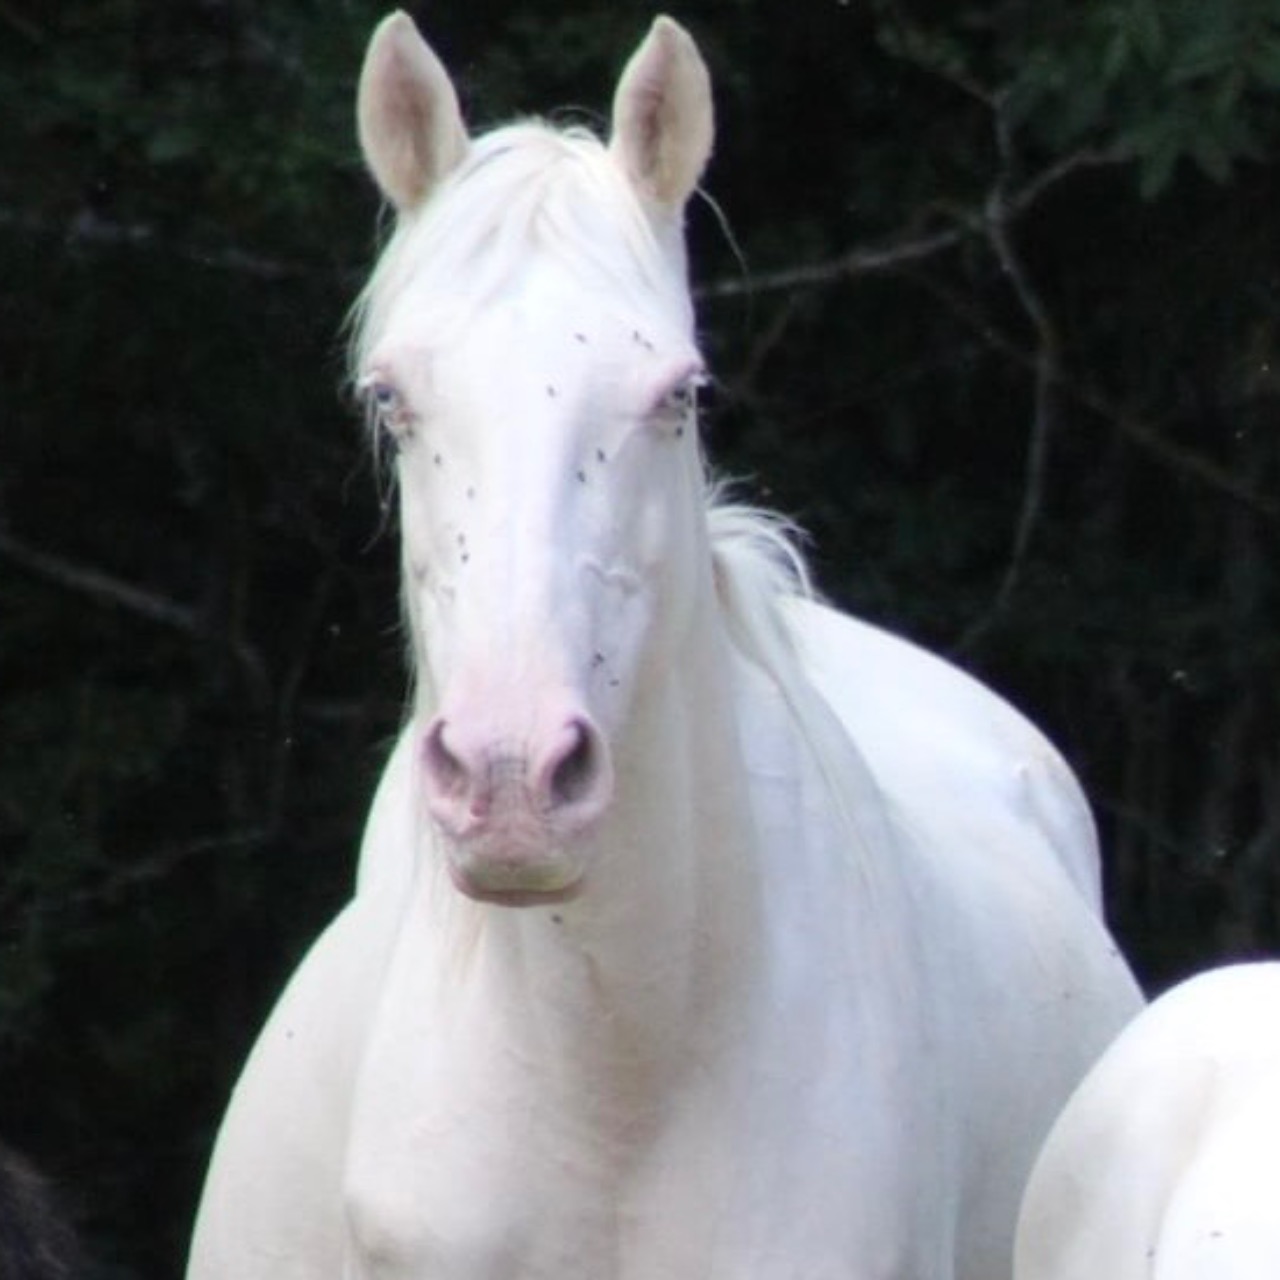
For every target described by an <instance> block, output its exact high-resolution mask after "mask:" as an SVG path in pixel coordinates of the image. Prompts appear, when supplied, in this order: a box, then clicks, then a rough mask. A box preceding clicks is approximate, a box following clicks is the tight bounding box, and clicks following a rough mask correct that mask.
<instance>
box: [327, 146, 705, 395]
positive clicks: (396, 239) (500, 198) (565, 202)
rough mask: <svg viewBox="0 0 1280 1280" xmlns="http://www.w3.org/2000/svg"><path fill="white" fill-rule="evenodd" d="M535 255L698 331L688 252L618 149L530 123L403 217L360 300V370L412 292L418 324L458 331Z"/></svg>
mask: <svg viewBox="0 0 1280 1280" xmlns="http://www.w3.org/2000/svg"><path fill="white" fill-rule="evenodd" d="M535 259H540V260H543V261H547V260H552V261H555V262H556V263H557V264H558V265H559V266H560V267H561V268H562V269H563V270H564V272H565V273H566V276H567V277H568V278H574V277H577V278H578V279H580V280H581V281H582V282H583V284H584V285H585V286H587V287H589V288H592V289H593V290H594V291H596V292H597V293H599V291H600V290H601V289H603V290H606V291H607V294H608V296H610V297H612V298H613V299H615V300H616V302H617V304H618V305H619V306H630V307H632V308H641V309H645V310H648V311H651V312H652V311H653V310H655V309H660V310H661V311H662V312H663V313H664V314H666V315H668V316H670V317H671V318H672V320H673V321H675V322H676V323H677V324H678V325H679V326H681V327H682V328H685V329H687V328H689V327H691V324H692V309H691V304H690V303H689V299H688V290H687V286H686V281H685V277H684V263H683V260H682V259H679V260H674V261H673V257H672V254H671V252H670V246H669V245H668V244H666V243H664V242H663V240H662V239H661V238H660V236H659V233H658V231H657V230H656V229H655V227H654V225H653V223H652V222H651V220H650V218H649V216H647V215H646V212H645V210H644V209H643V208H642V207H641V205H640V202H639V200H638V199H637V197H636V195H635V193H634V192H633V191H632V190H631V188H630V187H629V185H628V184H627V182H626V180H625V178H624V176H623V174H622V172H621V170H620V169H619V168H618V166H617V164H616V162H615V161H614V160H613V158H612V156H611V155H610V154H609V152H608V149H607V148H606V147H605V146H604V144H603V143H602V142H601V141H600V140H599V138H597V137H596V136H595V135H594V134H593V133H591V132H590V131H589V130H587V129H584V128H579V127H573V128H567V129H560V128H556V127H554V126H551V125H549V124H545V123H543V122H541V121H527V122H523V123H519V124H514V125H508V126H506V127H504V128H501V129H496V130H494V131H492V132H491V133H488V134H486V135H484V136H483V137H481V138H479V139H477V140H476V141H475V142H474V143H473V145H472V147H471V150H470V152H469V153H468V155H467V158H466V159H465V160H464V162H463V163H462V164H461V165H460V166H459V168H458V169H457V170H456V171H455V172H454V173H453V174H452V175H450V177H449V178H448V179H447V180H446V181H445V182H444V184H443V185H442V187H441V188H440V190H439V191H438V192H436V193H435V194H434V195H433V196H432V197H431V198H430V199H429V200H428V202H427V203H426V205H425V206H424V207H423V208H421V209H419V210H415V211H412V212H410V213H408V214H402V215H401V216H400V217H399V219H398V222H397V226H396V229H395V231H394V233H393V235H392V237H391V239H390V241H389V243H388V244H387V246H386V248H385V249H384V251H383V253H382V255H381V257H380V259H379V261H378V263H377V265H376V267H375V268H374V271H373V273H372V275H371V276H370V278H369V281H368V283H367V284H366V286H365V288H364V290H363V291H362V293H361V295H360V297H359V298H358V299H357V302H356V305H355V307H354V308H353V312H352V317H351V338H352V341H351V358H352V369H353V372H354V373H355V374H357V375H358V374H359V372H360V370H361V369H362V367H363V366H364V364H365V362H366V359H367V357H368V355H369V353H370V351H371V350H372V349H373V347H374V346H376V344H377V343H378V341H379V340H380V339H381V338H382V337H383V336H384V335H385V333H386V330H387V327H388V325H389V323H390V321H391V319H392V317H393V314H394V313H395V309H396V305H397V303H399V302H400V301H401V300H402V299H403V298H404V297H405V296H406V294H407V293H409V292H410V291H412V299H413V304H414V309H415V310H414V314H415V323H421V324H422V325H423V326H424V327H426V328H427V329H428V330H429V329H430V327H431V325H432V324H433V323H441V322H443V323H445V324H447V325H449V326H450V327H452V328H455V329H456V326H457V324H458V322H459V320H465V317H466V315H467V314H468V312H474V311H475V310H477V309H479V308H481V307H483V306H484V305H485V304H486V302H488V301H489V300H490V299H491V298H492V297H493V296H494V295H495V294H496V293H497V292H498V291H499V290H501V289H502V288H503V287H504V286H505V285H507V284H508V283H509V282H510V281H512V280H513V279H514V278H516V277H517V276H518V274H519V273H520V272H521V271H524V270H526V269H527V268H528V267H529V265H530V263H531V262H532V261H534V260H535Z"/></svg>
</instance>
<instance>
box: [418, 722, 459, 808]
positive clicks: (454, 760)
mask: <svg viewBox="0 0 1280 1280" xmlns="http://www.w3.org/2000/svg"><path fill="white" fill-rule="evenodd" d="M444 731H445V722H444V721H443V720H437V721H436V722H435V724H433V725H432V726H431V728H430V729H429V730H428V731H427V737H426V741H425V742H424V744H423V763H424V764H425V765H426V767H427V773H428V775H429V776H430V778H431V781H432V784H433V786H434V787H435V789H436V791H437V793H438V794H439V795H442V796H452V797H456V796H460V795H462V794H463V793H465V791H466V789H467V784H468V775H467V767H466V765H465V764H463V762H462V761H461V760H460V759H459V758H458V757H457V756H456V755H454V753H453V752H452V751H450V750H449V745H448V743H447V742H445V739H444Z"/></svg>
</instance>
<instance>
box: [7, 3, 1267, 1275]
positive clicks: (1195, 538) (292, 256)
mask: <svg viewBox="0 0 1280 1280" xmlns="http://www.w3.org/2000/svg"><path fill="white" fill-rule="evenodd" d="M649 11H650V6H649V5H648V4H645V5H641V4H640V3H638V0H626V2H625V3H613V4H609V5H605V4H604V3H602V0H584V3H582V4H580V5H579V6H577V7H576V8H575V9H574V10H573V11H572V12H569V11H566V10H565V8H564V6H562V5H561V6H557V5H553V4H551V3H549V0H527V2H526V3H523V4H520V5H516V6H514V7H513V6H511V5H499V4H497V3H495V2H491V0H476V3H474V4H470V5H467V6H448V7H445V8H438V7H437V6H432V7H431V8H430V10H429V11H427V10H423V12H422V13H421V14H420V15H419V16H420V20H421V23H422V25H423V27H424V29H425V30H427V31H428V32H429V33H430V34H431V37H432V39H433V41H434V42H435V43H436V44H437V47H438V48H439V49H440V50H441V52H442V54H443V55H444V57H445V59H446V61H447V62H448V63H449V65H450V66H451V67H453V68H454V69H455V70H456V72H457V75H458V79H459V84H460V89H461V92H462V96H463V99H464V102H465V104H466V106H467V109H468V111H469V113H470V115H471V117H472V118H473V119H474V120H476V121H478V122H489V121H492V120H495V119H499V118H503V117H506V116H509V115H511V114H513V113H516V112H519V111H522V110H527V109H530V108H534V109H549V108H552V107H555V106H566V107H571V108H575V109H576V110H577V111H579V112H581V111H584V110H585V111H586V113H587V116H588V118H589V119H596V120H599V119H600V118H601V113H602V111H603V109H604V108H605V107H606V105H607V94H608V92H609V91H610V87H611V85H612V83H613V78H614V76H615V75H616V71H617V68H618V65H619V63H620V61H621V59H622V58H623V57H625V55H626V53H627V52H628V51H629V49H630V48H631V47H632V46H633V44H634V42H635V40H636V39H637V38H638V36H639V35H640V33H641V31H642V30H643V27H644V25H645V23H646V22H647V20H648V16H649ZM379 13H380V8H379V6H377V5H374V4H372V3H366V2H365V0H340V2H339V3H334V4H327V5H318V4H314V3H312V2H311V0H271V3H268V4H260V5H249V4H246V3H243V2H242V0H182V2H181V3H176V4H170V5H164V6H158V5H153V4H147V3H144V0H67V2H66V3H64V4H61V5H59V6H56V7H54V8H52V9H50V8H48V7H46V8H45V9H38V8H37V7H36V6H34V5H32V4H29V3H26V2H25V0H10V2H9V3H6V4H4V5H0V104H2V105H3V115H4V119H5V120H6V122H7V123H6V128H5V130H4V131H0V272H2V275H3V279H4V280H5V288H4V290H2V291H0V370H2V371H3V381H2V383H0V403H2V405H3V409H2V411H0V413H2V416H0V565H2V566H3V568H0V617H2V618H3V626H2V627H0V691H2V693H3V706H4V709H5V728H6V732H5V734H4V737H3V739H2V740H0V957H2V958H3V962H2V964H0V1099H3V1102H2V1103H0V1133H3V1134H4V1135H5V1137H6V1138H8V1139H10V1140H12V1141H14V1142H15V1143H16V1144H17V1145H18V1146H20V1147H25V1148H27V1149H28V1150H29V1151H31V1152H32V1153H33V1154H34V1155H36V1156H38V1157H39V1158H40V1159H41V1161H42V1162H43V1163H45V1164H46V1165H47V1166H48V1167H49V1168H51V1169H52V1170H53V1171H54V1172H55V1173H56V1174H58V1175H60V1176H61V1178H62V1180H63V1181H64V1182H65V1183H66V1184H67V1185H68V1186H69V1188H70V1189H71V1190H72V1191H73V1193H74V1195H75V1197H76V1199H77V1200H78V1202H79V1205H80V1207H81V1209H82V1217H83V1218H84V1220H85V1224H86V1226H87V1227H88V1229H89V1235H90V1238H91V1243H92V1244H93V1246H94V1247H95V1249H96V1251H97V1253H98V1255H99V1256H100V1257H102V1258H103V1259H104V1260H106V1261H107V1262H109V1263H111V1264H113V1265H114V1266H115V1267H116V1268H117V1269H118V1272H119V1274H120V1275H121V1276H136V1277H142V1276H148V1277H150V1276H155V1277H160V1276H168V1275H172V1274H174V1272H175V1271H176V1270H177V1267H178V1260H179V1258H180V1257H181V1252H182V1249H183V1247H184V1243H185V1238H186V1234H187V1230H188V1225H189V1217H190V1212H191V1209H192V1207H193V1205H194V1202H195V1197H196V1193H197V1187H198V1180H199V1177H200V1173H201V1170H202V1167H203V1163H204V1160H205V1158H206V1156H207V1151H208V1144H209V1141H210V1138H211V1134H212V1129H213V1126H214V1124H215V1123H216V1119H217V1116H218V1114H219V1112H220V1110H221V1107H222V1106H223V1104H224V1102H225V1097H226V1092H227V1089H228V1087H229V1084H230V1081H231V1079H232V1078H233V1076H234V1073H235V1071H236V1069H237V1067H238V1064H239V1062H240V1060H241V1059H242V1057H243V1054H244V1052H245V1050H246V1048H247V1046H248V1044H249V1043H250V1041H251V1039H252V1036H253V1034H254V1032H255V1031H256V1028H257V1026H258V1024H259V1022H260V1020H261V1017H262V1015H263V1013H264V1011H265V1009H266V1008H267V1007H268V1006H269V1004H270V1002H271V1000H272V998H273V997H274V995H275V993H276V992H277V991H278V989H279V986H280V984H281V983H282V981H283V980H284V977H285V975H286V974H287V972H288V971H289V968H290V967H291V965H292V964H293V963H294V962H295V960H296V958H297V957H298V955H299V954H300V952H301V950H302V949H303V948H304V947H305V946H306V945H307V944H308V942H309V941H310V939H311V938H312V937H313V936H314V934H315V932H316V931H317V930H318V929H319V928H320V927H321V925H322V924H323V922H324V920H325V919H326V918H327V917H328V916H329V915H330V914H331V913H332V911H333V910H334V908H335V907H336V905H337V904H338V903H339V902H340V901H341V900H342V898H343V896H344V895H345V893H346V891H347V886H348V883H349V877H350V872H351V867H352V861H353V852H354V848H355V845H356V842H357V840H358V835H359V829H360V824H361V821H362V816H363V811H364V808H365V806H366V805H367V802H368V797H369V795H370V793H371V789H372V786H373V783H374V781H375V779H376V777H377V771H378V765H379V761H380V758H381V754H382V752H383V750H384V748H385V744H386V742H387V740H388V737H389V736H390V735H391V733H392V732H393V731H394V728H395V725H396V723H397V720H398V718H399V715H400V710H401V703H402V699H403V693H404V676H403V670H402V664H401V658H400V652H399V650H400V640H399V637H398V634H397V625H398V624H397V603H396V582H395V577H396V573H395V551H394V546H393V542H392V539H390V538H388V537H385V536H383V534H384V533H385V531H386V523H387V521H386V516H385V512H384V511H383V510H382V509H381V507H380V505H379V502H380V498H381V496H382V495H381V494H380V484H379V480H378V478H377V477H376V476H375V475H374V474H373V468H372V466H371V465H370V463H369V461H368V460H367V458H366V457H365V455H364V452H363V449H362V443H361V440H360V435H359V431H358V428H357V426H356V424H355V422H354V415H352V414H351V413H350V411H349V406H348V405H347V404H346V403H345V397H344V394H343V391H342V386H341V383H342V358H341V351H340V341H339V338H338V333H339V330H340V326H341V321H342V316H343V314H344V310H345V308H346V307H347V305H348V304H349V301H350V299H351V297H352V296H353V294H354V292H355V289H356V288H357V287H358V283H359V281H360V279H361V273H362V271H363V270H364V269H365V267H366V266H367V264H368V261H369V258H370V254H371V250H372V247H373V244H374V240H375V231H376V226H377V223H378V211H377V208H376V204H375V201H374V198H373V194H372V192H371V190H370V188H369V185H368V184H367V183H366V182H365V181H364V179H363V177H362V174H361V171H360V166H359V161H358V157H357V154H356V148H355V143H354V138H353V129H352V125H351V102H352V95H353V88H354V77H355V73H356V70H357V68H358V65H359V59H360V56H361V51H362V48H363V44H364V41H365V39H366V38H367V35H368V32H369V30H370V28H371V26H372V24H373V22H374V21H375V20H376V18H377V17H378V16H379ZM679 16H680V17H681V18H682V19H683V20H685V21H687V23H688V24H689V26H690V27H691V28H692V29H693V30H694V32H695V34H696V35H697V37H698V39H699V41H700V43H701V44H702V45H703V47H704V49H705V51H706V52H707V54H708V57H709V59H710V61H711V63H712V67H713V71H714V74H715V80H716V85H717V95H718V110H719V115H720V136H719V141H718V145H717V155H716V160H715V162H714V165H713V168H712V170H711V173H710V175H709V178H708V186H709V189H710V190H711V192H712V193H713V194H714V196H715V199H716V201H717V203H718V205H719V206H720V207H721V208H723V210H725V211H726V214H727V218H728V221H729V224H730V225H731V227H732V237H730V236H726V234H725V230H724V227H723V226H722V224H721V221H720V219H719V217H718V216H717V215H716V213H715V212H714V211H713V209H712V208H711V207H710V206H709V205H707V204H702V205H698V206H697V207H695V209H694V210H693V213H692V221H691V235H692V239H693V249H694V254H693V260H694V263H695V272H696V285H697V287H698V291H699V295H700V304H701V316H702V325H703V330H704V340H705V344H706V346H707V349H708V353H709V355H710V358H711V363H712V365H713V367H714V368H715V369H716V370H717V374H718V388H717V389H718V392H719V403H718V405H717V406H716V407H715V409H714V411H713V413H712V414H711V417H710V421H709V423H708V438H709V445H710V448H711V451H712V453H713V455H714V456H715V457H716V458H717V459H718V460H719V462H720V464H721V466H722V467H723V468H724V469H726V470H728V471H729V472H731V473H734V474H737V475H741V476H744V477H746V481H745V483H747V484H748V485H749V486H750V487H752V488H754V490H755V491H756V492H757V493H758V494H760V495H762V496H764V497H766V498H768V499H770V500H771V501H774V502H775V503H777V504H778V505H780V506H782V507H783V508H784V509H786V510H787V511H789V512H792V513H795V514H796V515H798V516H799V517H800V519H801V520H802V522H803V523H805V524H806V525H807V526H808V527H809V528H810V529H811V530H812V531H813V533H814V535H815V556H816V558H817V563H818V567H819V570H820V574H821V577H822V581H823V584H824V585H825V587H826V589H827V590H828V591H829V592H830V593H831V594H832V595H834V596H835V597H837V598H838V599H839V600H841V601H843V602H845V603H847V604H851V605H854V606H856V607H857V608H859V609H860V610H861V611H862V612H864V613H866V614H868V615H869V616H871V617H872V618H874V619H877V620H880V621H883V622H885V623H886V624H888V625H891V626H893V627H895V628H897V629H900V630H905V631H907V632H908V633H909V634H912V635H915V636H917V637H919V638H921V639H922V640H925V641H927V642H928V643H930V644H931V645H933V646H934V647H937V648H941V649H943V650H945V651H948V652H951V653H953V654H954V655H956V656H958V657H959V659H960V660H961V661H963V662H964V663H966V664H967V665H969V666H971V667H972V668H973V669H975V670H976V671H978V672H979V673H981V674H983V675H984V676H985V677H986V678H988V679H989V680H991V681H992V682H993V683H995V684H996V685H997V687H999V688H1001V689H1002V690H1004V691H1006V692H1007V693H1009V694H1010V695H1011V696H1012V697H1013V698H1014V699H1015V700H1016V701H1018V702H1019V703H1020V704H1021V705H1023V706H1024V707H1026V708H1027V709H1028V710H1029V711H1030V712H1031V713H1032V714H1033V716H1034V717H1035V718H1036V719H1037V720H1039V721H1041V722H1042V723H1044V724H1045V725H1046V726H1047V727H1048V728H1049V729H1050V730H1051V731H1052V733H1053V734H1054V736H1055V737H1057V739H1058V740H1059V741H1060V742H1061V743H1062V744H1063V746H1064V747H1065V749H1066V750H1067V752H1068V754H1069V755H1070V757H1071V759H1072V761H1073V763H1075V764H1076V765H1077V767H1078V768H1079V769H1080V771H1081V773H1082V775H1083V777H1084V778H1085V780H1086V783H1087V785H1088V788H1089V790H1090V793H1091V795H1092V797H1093V798H1094V800H1095V803H1096V805H1097V808H1098V812H1099V817H1100V821H1101V824H1102V827H1103V832H1104V836H1105V840H1106V846H1107V851H1108V864H1107V865H1108V875H1109V880H1110V884H1111V891H1112V892H1111V909H1112V913H1113V917H1114V918H1115V919H1116V920H1117V921H1118V923H1119V928H1120V932H1121V937H1122V939H1123V940H1124V942H1125V944H1126V946H1127V948H1128V949H1129V950H1130V952H1131V954H1132V955H1133V956H1134V957H1135V958H1136V960H1137V962H1138V964H1139V966H1140V968H1141V971H1142V972H1143V974H1144V976H1145V977H1147V979H1148V980H1149V981H1150V982H1151V984H1152V985H1153V986H1156V985H1160V984H1162V983H1163V982H1165V981H1167V980H1168V979H1169V978H1171V977H1174V976H1177V975H1178V974H1180V973H1183V972H1185V971H1187V970H1188V969H1190V968H1192V967H1196V966H1198V965H1201V964H1204V963H1207V962H1209V961H1211V960H1213V959H1216V958H1220V957H1225V956H1230V955H1238V954H1246V953H1251V952H1255V951H1258V950H1260V949H1265V948H1273V947H1274V946H1275V945H1276V942H1277V940H1278V938H1280V920H1278V919H1277V918H1276V907H1275V905H1274V904H1275V903H1276V902H1280V894H1277V889H1278V888H1280V886H1278V885H1277V883H1276V881H1277V870H1276V868H1277V865H1278V860H1277V855H1278V854H1280V848H1278V847H1277V846H1278V844H1280V755H1278V753H1277V752H1278V749H1277V742H1280V733H1277V728H1278V727H1280V715H1278V712H1280V707H1278V706H1277V703H1278V701H1280V692H1278V691H1277V685H1276V681H1275V672H1276V671H1277V670H1280V640H1277V637H1278V636H1280V626H1277V621H1278V619H1277V610H1278V608H1280V601H1278V600H1277V590H1278V588H1277V583H1276V578H1275V574H1274V564H1275V562H1276V551H1277V547H1276V543H1277V536H1278V530H1280V494H1278V493H1277V490H1278V489H1280V444H1278V437H1277V431H1276V403H1277V396H1278V393H1280V381H1277V372H1276V371H1277V368H1280V365H1277V363H1276V361H1277V353H1276V350H1275V348H1276V340H1277V292H1276V283H1275V281H1276V279H1277V278H1280V276H1278V274H1277V272H1278V264H1280V246H1278V245H1277V243H1276V237H1277V232H1276V230H1275V222H1274V219H1273V218H1272V217H1271V216H1270V212H1271V210H1272V208H1274V206H1275V195H1276V191H1275V188H1276V185H1277V171H1276V169H1275V166H1274V164H1273V163H1272V162H1271V159H1270V157H1272V156H1274V155H1276V154H1277V153H1278V148H1277V143H1280V121H1278V120H1277V117H1276V108H1275V106H1274V102H1275V94H1274V90H1275V89H1276V88H1277V78H1278V77H1280V3H1277V0H1221V2H1220V3H1217V4H1214V5H1196V4H1193V3H1191V0H1158V2H1157V0H1087V2H1085V3H1081V4H1077V5H1074V6H1071V7H1070V8H1064V7H1062V6H1058V7H1053V6H1048V7H1045V6H1033V5H1027V4H1023V3H1017V2H1015V0H963V2H962V3H959V4H957V3H946V4H942V3H927V2H926V0H918V2H914V3H907V0H871V2H870V3H869V4H866V5H861V6H860V5H856V4H846V3H841V2H839V0H831V2H830V3H828V2H827V0H821V2H815V3H812V4H808V5H805V6H801V7H796V6H792V7H790V8H788V9H787V10H786V12H785V14H784V15H781V16H779V15H778V14H776V13H774V12H773V8H772V7H771V6H768V5H766V4H765V3H763V0H690V2H689V3H688V4H687V5H686V6H685V7H684V9H683V10H681V11H680V14H679ZM739 251H740V252H741V257H739Z"/></svg>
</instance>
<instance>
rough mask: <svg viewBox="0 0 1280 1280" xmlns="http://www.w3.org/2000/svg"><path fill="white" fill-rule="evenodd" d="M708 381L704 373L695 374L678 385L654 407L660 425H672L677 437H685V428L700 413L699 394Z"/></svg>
mask: <svg viewBox="0 0 1280 1280" xmlns="http://www.w3.org/2000/svg"><path fill="white" fill-rule="evenodd" d="M706 381H707V380H706V377H705V376H704V375H703V374H702V373H695V374H693V375H691V376H690V377H687V378H684V379H683V380H682V381H680V382H678V383H676V385H675V386H673V387H672V388H671V389H670V390H669V391H667V392H666V393H665V394H664V395H663V396H662V398H661V399H660V400H659V401H658V403H657V405H656V406H655V407H654V413H653V416H654V418H655V419H656V420H657V421H658V422H659V423H662V424H670V426H671V427H672V428H673V430H674V431H675V434H676V435H683V434H684V428H685V426H686V425H689V423H690V422H691V420H692V419H693V418H694V417H695V416H696V414H697V412H698V393H699V391H700V390H701V389H702V388H703V387H704V386H705V385H706Z"/></svg>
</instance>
